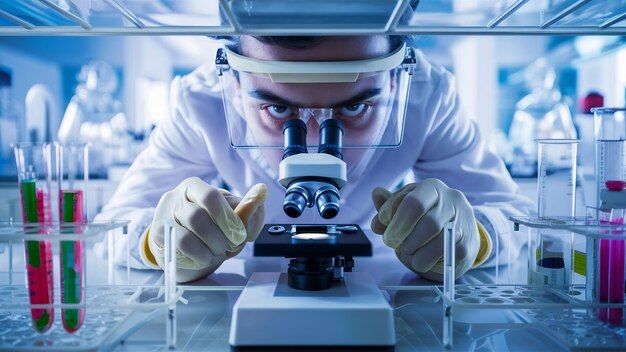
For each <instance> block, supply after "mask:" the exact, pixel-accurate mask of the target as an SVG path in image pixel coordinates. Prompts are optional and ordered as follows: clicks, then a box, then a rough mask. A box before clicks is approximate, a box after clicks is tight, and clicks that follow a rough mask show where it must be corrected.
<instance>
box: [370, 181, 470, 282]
mask: <svg viewBox="0 0 626 352" xmlns="http://www.w3.org/2000/svg"><path fill="white" fill-rule="evenodd" d="M372 200H373V201H374V206H375V207H376V210H377V211H378V214H377V215H376V216H374V218H373V219H372V224H371V228H372V231H374V232H375V233H377V234H380V235H383V242H384V243H385V244H386V245H387V246H389V247H391V248H393V249H395V250H396V255H397V256H398V258H399V259H400V261H401V262H402V263H403V264H404V265H406V266H407V267H408V268H409V269H411V270H413V271H414V272H416V273H418V274H419V275H420V276H422V277H425V278H427V279H430V280H435V281H443V250H444V248H443V229H444V225H445V224H446V223H447V222H450V221H456V230H457V234H456V248H455V250H456V266H455V267H456V269H455V273H456V277H459V276H461V275H462V274H464V273H465V272H466V271H467V270H469V269H470V268H471V267H472V265H473V264H474V261H475V259H476V257H477V255H478V250H479V247H480V241H481V239H480V235H479V232H478V227H477V224H476V221H475V220H474V212H473V210H472V207H471V205H470V204H469V202H468V201H467V199H466V198H465V196H464V195H463V193H461V192H460V191H458V190H455V189H452V188H449V187H448V186H446V185H445V184H444V183H443V182H441V181H440V180H437V179H427V180H424V181H422V182H419V183H412V184H408V185H406V186H404V187H402V188H401V189H400V190H398V191H396V192H395V193H393V194H392V193H391V192H389V191H388V190H386V189H384V188H380V187H379V188H376V189H374V190H373V192H372Z"/></svg>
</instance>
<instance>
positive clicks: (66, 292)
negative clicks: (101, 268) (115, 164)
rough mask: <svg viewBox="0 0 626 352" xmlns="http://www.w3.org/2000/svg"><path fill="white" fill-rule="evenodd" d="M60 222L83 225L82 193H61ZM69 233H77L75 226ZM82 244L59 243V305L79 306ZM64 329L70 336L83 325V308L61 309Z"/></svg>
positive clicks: (70, 228) (71, 242)
mask: <svg viewBox="0 0 626 352" xmlns="http://www.w3.org/2000/svg"><path fill="white" fill-rule="evenodd" d="M61 221H62V222H63V223H66V224H67V223H72V224H78V225H80V224H82V223H83V191H80V190H76V191H74V190H72V191H61ZM68 230H69V231H68V232H70V233H74V234H77V233H79V230H80V229H79V228H78V227H77V226H70V227H68ZM82 273H83V243H82V241H61V287H62V288H61V302H62V303H69V304H79V303H80V302H81V295H82V284H83V283H82ZM61 314H62V319H63V327H64V328H65V330H66V331H68V332H70V333H72V332H75V331H77V330H78V329H79V328H80V327H81V326H82V324H83V320H84V316H85V311H84V309H63V310H62V312H61Z"/></svg>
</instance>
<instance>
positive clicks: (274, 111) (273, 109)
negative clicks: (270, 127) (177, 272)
mask: <svg viewBox="0 0 626 352" xmlns="http://www.w3.org/2000/svg"><path fill="white" fill-rule="evenodd" d="M266 109H267V113H268V114H270V116H272V117H273V118H275V119H286V118H288V117H290V116H291V114H292V113H291V108H290V107H288V106H286V105H270V106H268V107H267V108H266Z"/></svg>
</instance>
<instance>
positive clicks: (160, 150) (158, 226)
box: [98, 36, 533, 282]
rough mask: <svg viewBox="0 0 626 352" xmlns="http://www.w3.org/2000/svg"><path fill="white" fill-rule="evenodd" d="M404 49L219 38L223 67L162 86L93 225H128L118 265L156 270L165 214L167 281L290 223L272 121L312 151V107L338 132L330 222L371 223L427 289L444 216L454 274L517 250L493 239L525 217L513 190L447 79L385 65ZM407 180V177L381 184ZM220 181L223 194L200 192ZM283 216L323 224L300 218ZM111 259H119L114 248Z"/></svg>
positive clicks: (187, 276)
mask: <svg viewBox="0 0 626 352" xmlns="http://www.w3.org/2000/svg"><path fill="white" fill-rule="evenodd" d="M405 41H406V38H404V37H401V36H355V37H252V36H240V37H231V38H228V40H227V42H226V47H227V50H226V51H225V53H226V58H227V59H228V63H229V67H230V69H229V70H225V71H224V70H222V71H220V70H218V68H216V65H215V64H214V63H210V64H205V65H203V66H201V67H199V68H198V69H196V70H195V71H194V72H192V73H191V74H189V75H187V76H184V77H182V78H181V77H176V78H175V79H174V81H173V83H172V85H171V92H170V94H171V102H170V104H171V106H172V111H171V114H170V116H169V118H168V119H166V120H164V121H162V122H161V123H160V124H159V126H158V127H157V128H156V129H155V131H154V132H153V135H152V136H151V138H150V142H149V145H148V147H147V148H146V149H145V150H144V151H143V152H142V153H141V154H140V155H139V157H138V158H137V159H136V160H135V162H134V163H133V165H132V166H131V168H130V169H129V171H128V173H127V175H126V177H125V178H124V180H123V181H122V182H121V184H120V185H119V187H118V189H117V191H116V192H115V194H114V195H113V197H112V200H111V201H110V202H109V203H108V204H107V205H106V206H105V208H104V209H103V212H102V213H101V214H100V215H99V217H98V218H99V219H130V220H131V224H130V226H129V235H128V236H127V241H128V242H127V243H125V244H124V245H129V246H131V257H132V258H131V263H129V264H130V265H131V266H133V267H137V268H155V269H157V268H159V266H160V265H162V261H163V225H162V222H161V220H163V219H166V218H173V219H174V220H175V226H176V227H177V228H178V230H179V236H178V237H177V238H176V253H177V258H176V261H177V275H178V280H179V281H181V282H184V281H191V280H195V279H198V278H201V277H204V276H206V275H209V274H211V273H212V272H214V271H215V270H216V269H217V268H218V267H219V266H220V265H221V264H222V263H223V262H224V261H225V260H227V259H228V258H231V257H233V256H235V255H237V254H238V253H239V252H241V250H242V249H243V247H244V246H245V244H246V242H251V241H253V240H254V239H255V238H256V237H257V236H258V234H259V231H260V229H261V227H262V225H263V224H264V223H270V222H273V223H281V222H282V223H285V222H290V221H293V219H291V218H288V217H287V216H286V215H285V214H284V212H283V210H282V206H281V205H282V204H283V200H284V195H285V188H284V187H283V186H281V185H280V184H279V182H278V164H279V162H280V160H281V156H282V149H280V148H279V147H280V146H282V138H283V136H282V126H283V123H284V122H285V121H287V120H289V119H294V118H299V119H302V120H303V121H304V122H306V125H307V129H308V131H309V133H308V134H307V138H308V139H310V140H307V141H308V142H309V144H311V145H314V144H315V143H316V138H318V137H317V136H318V134H317V131H318V130H319V124H320V123H321V122H322V121H323V119H324V117H323V116H322V115H323V114H320V113H319V112H318V111H321V110H323V111H329V109H330V111H332V113H331V115H332V116H331V118H335V119H338V120H340V121H341V122H342V124H343V127H344V136H345V137H344V146H345V147H346V148H344V149H343V159H344V161H345V162H346V164H347V179H348V183H347V185H346V186H345V187H344V188H343V189H342V190H341V211H340V212H339V215H338V216H337V217H336V218H335V219H332V221H333V222H338V223H357V224H360V225H361V226H365V227H370V226H371V229H372V230H373V231H374V232H375V233H377V234H380V235H382V240H383V241H384V243H385V244H386V245H387V246H389V247H391V248H392V249H393V250H395V252H396V254H397V256H398V258H399V260H400V261H401V262H402V263H403V264H404V265H406V266H407V267H408V268H409V269H410V270H412V271H414V272H415V273H417V274H419V275H420V276H422V277H425V278H428V279H431V280H441V279H442V277H443V265H442V256H443V236H442V234H443V232H442V230H443V226H444V224H445V223H446V222H449V221H456V223H457V230H458V231H457V234H456V235H457V240H456V273H457V276H460V275H462V274H463V273H465V272H467V271H468V270H469V269H471V268H475V267H478V266H480V265H489V264H490V263H492V262H493V260H491V259H492V258H493V257H494V253H493V250H492V248H494V247H496V246H492V244H493V243H499V246H497V247H498V250H499V251H500V252H506V251H508V250H509V249H510V250H511V251H512V253H517V252H518V249H519V247H520V246H521V243H522V242H523V238H518V237H511V238H509V237H508V236H502V238H498V236H499V235H501V234H508V233H509V232H510V231H509V221H508V220H507V217H508V216H510V215H521V214H524V213H529V212H531V211H532V209H533V206H532V203H531V202H530V201H529V200H527V199H526V198H523V197H522V196H519V195H516V190H517V187H516V185H515V183H514V182H513V180H512V179H511V177H510V176H509V174H508V173H507V171H506V169H505V167H504V165H503V163H502V161H501V160H500V159H499V158H498V157H497V156H496V155H495V154H494V153H492V152H491V151H489V150H488V149H487V148H486V146H485V142H484V140H483V138H482V137H481V135H480V132H479V130H478V128H477V126H476V124H475V123H474V122H473V121H472V120H470V119H469V118H468V117H466V116H465V115H464V114H463V112H462V109H461V107H460V105H459V99H458V97H457V94H456V91H455V87H454V79H453V77H452V75H451V74H450V73H449V72H448V71H446V70H445V69H443V68H442V67H441V66H439V65H436V64H433V63H430V62H429V61H428V60H427V59H426V58H425V57H424V55H423V54H422V53H420V52H419V51H416V65H415V68H414V69H413V72H412V78H411V77H410V76H408V75H407V72H406V71H402V69H401V68H398V65H399V64H401V62H402V59H403V57H404V54H405V52H406V48H405V47H406V43H405ZM398 60H399V61H398ZM218 73H220V74H221V75H220V76H219V78H218ZM325 118H328V116H326V117H325ZM231 145H234V146H238V147H240V148H233V147H232V146H231ZM394 145H398V146H397V147H396V148H386V147H388V146H394ZM351 146H352V147H354V148H351ZM275 147H278V148H275ZM381 147H382V148H381ZM407 173H412V174H413V175H414V177H415V179H416V180H417V182H415V183H410V184H407V185H405V186H404V187H402V188H400V189H394V187H396V186H397V185H398V184H399V182H400V181H401V180H402V179H403V178H404V177H405V176H406V175H407ZM220 178H221V179H223V180H224V181H225V182H226V183H227V184H228V185H229V186H230V188H231V192H232V193H231V192H228V191H225V190H222V189H219V188H216V187H214V186H213V185H212V184H217V183H216V182H215V181H216V180H218V179H220ZM237 195H243V197H241V198H240V197H239V196H237ZM297 220H298V222H302V223H318V222H323V221H325V219H322V218H321V217H320V215H319V214H317V212H315V211H314V210H311V209H309V210H307V211H305V212H304V213H303V215H302V216H301V217H300V218H298V219H297ZM496 241H498V242H496ZM116 252H117V253H116V257H118V258H120V260H123V259H122V258H124V256H123V255H122V253H124V250H121V249H119V248H118V249H117V251H116Z"/></svg>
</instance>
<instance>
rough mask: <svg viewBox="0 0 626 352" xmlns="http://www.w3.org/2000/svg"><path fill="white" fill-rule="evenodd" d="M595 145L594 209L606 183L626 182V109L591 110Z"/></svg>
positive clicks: (598, 205) (598, 204)
mask: <svg viewBox="0 0 626 352" xmlns="http://www.w3.org/2000/svg"><path fill="white" fill-rule="evenodd" d="M591 111H592V112H593V116H594V118H593V126H594V127H593V129H594V137H595V143H596V165H595V169H596V177H595V179H596V204H595V205H596V208H600V204H601V201H600V193H601V191H602V190H606V181H626V168H625V165H626V121H624V119H625V115H626V108H593V109H591Z"/></svg>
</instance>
